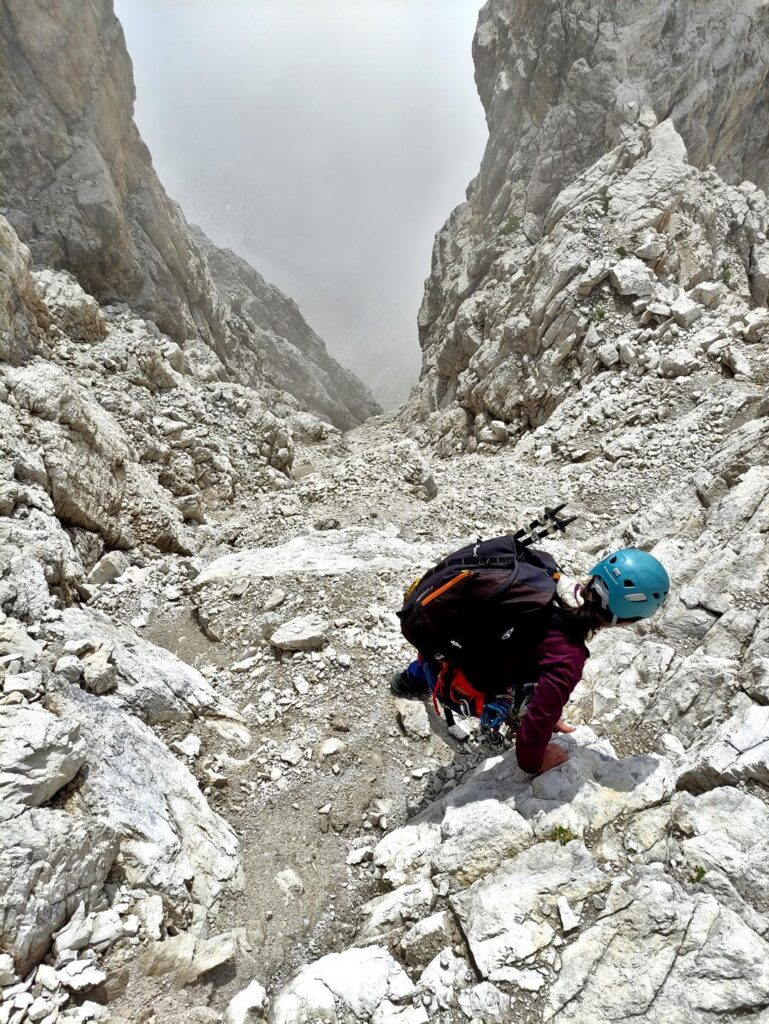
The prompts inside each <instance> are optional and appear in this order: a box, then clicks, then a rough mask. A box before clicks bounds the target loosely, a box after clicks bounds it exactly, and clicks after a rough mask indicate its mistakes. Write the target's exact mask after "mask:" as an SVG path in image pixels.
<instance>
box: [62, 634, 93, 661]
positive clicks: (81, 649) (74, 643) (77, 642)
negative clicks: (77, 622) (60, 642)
mask: <svg viewBox="0 0 769 1024" xmlns="http://www.w3.org/2000/svg"><path fill="white" fill-rule="evenodd" d="M95 649H96V643H95V641H94V640H91V639H89V638H88V637H80V638H79V639H74V640H67V642H66V643H65V644H64V653H65V654H74V655H76V656H77V657H80V656H81V655H83V654H87V653H88V651H93V650H95Z"/></svg>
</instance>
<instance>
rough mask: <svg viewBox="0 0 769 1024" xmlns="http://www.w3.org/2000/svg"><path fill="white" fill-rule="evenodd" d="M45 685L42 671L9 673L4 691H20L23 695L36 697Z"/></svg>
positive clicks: (4, 684)
mask: <svg viewBox="0 0 769 1024" xmlns="http://www.w3.org/2000/svg"><path fill="white" fill-rule="evenodd" d="M42 685H43V675H42V673H41V672H37V671H32V672H20V673H18V674H12V673H10V672H9V673H8V675H7V676H6V677H5V682H4V683H3V693H20V694H21V696H22V697H27V698H29V697H34V696H35V694H36V693H37V691H38V690H39V689H40V688H41V687H42Z"/></svg>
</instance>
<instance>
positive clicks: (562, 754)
mask: <svg viewBox="0 0 769 1024" xmlns="http://www.w3.org/2000/svg"><path fill="white" fill-rule="evenodd" d="M568 760H569V755H568V754H567V753H566V751H565V750H564V749H563V747H559V746H558V744H557V743H548V745H547V748H546V749H545V756H544V757H543V758H542V764H541V766H540V769H539V774H540V775H542V773H543V772H549V771H550V769H551V768H557V767H558V765H559V764H563V763H564V762H565V761H568Z"/></svg>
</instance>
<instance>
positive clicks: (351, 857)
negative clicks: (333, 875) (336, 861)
mask: <svg viewBox="0 0 769 1024" xmlns="http://www.w3.org/2000/svg"><path fill="white" fill-rule="evenodd" d="M372 853H373V848H372V847H371V846H358V847H356V849H354V850H350V852H349V853H348V854H347V863H348V864H352V865H355V864H362V863H363V862H364V860H371V856H372Z"/></svg>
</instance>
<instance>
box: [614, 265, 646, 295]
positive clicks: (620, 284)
mask: <svg viewBox="0 0 769 1024" xmlns="http://www.w3.org/2000/svg"><path fill="white" fill-rule="evenodd" d="M609 280H610V281H611V283H612V286H613V287H614V289H615V291H617V292H618V293H619V294H620V295H651V294H652V287H653V285H654V282H655V277H654V274H653V273H652V272H651V270H649V268H648V267H647V266H646V264H645V263H644V262H643V261H642V260H639V259H638V258H637V257H635V256H629V257H628V258H627V259H624V260H620V262H619V263H616V264H615V265H614V266H613V267H612V268H611V270H610V271H609Z"/></svg>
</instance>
